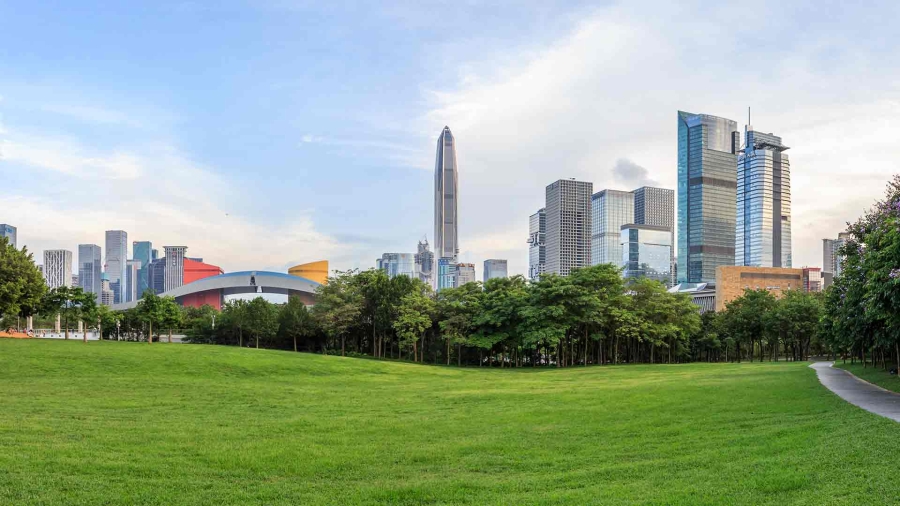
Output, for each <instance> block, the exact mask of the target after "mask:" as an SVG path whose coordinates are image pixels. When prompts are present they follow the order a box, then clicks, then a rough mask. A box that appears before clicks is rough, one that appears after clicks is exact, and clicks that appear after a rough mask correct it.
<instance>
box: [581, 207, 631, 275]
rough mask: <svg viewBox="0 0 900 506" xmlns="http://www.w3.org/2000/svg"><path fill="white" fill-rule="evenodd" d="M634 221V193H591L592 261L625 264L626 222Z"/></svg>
mask: <svg viewBox="0 0 900 506" xmlns="http://www.w3.org/2000/svg"><path fill="white" fill-rule="evenodd" d="M629 223H634V193H632V192H626V191H620V190H601V191H599V192H597V193H595V194H594V195H593V196H592V197H591V264H592V265H598V264H613V265H615V266H616V267H621V265H622V244H621V236H622V226H623V225H626V224H629Z"/></svg>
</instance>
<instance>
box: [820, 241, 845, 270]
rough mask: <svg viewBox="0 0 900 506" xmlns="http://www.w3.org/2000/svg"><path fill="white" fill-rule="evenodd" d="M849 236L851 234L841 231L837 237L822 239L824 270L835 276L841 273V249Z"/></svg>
mask: <svg viewBox="0 0 900 506" xmlns="http://www.w3.org/2000/svg"><path fill="white" fill-rule="evenodd" d="M849 238H850V234H848V233H847V232H841V233H840V234H838V238H837V239H822V250H823V251H822V253H823V256H822V272H827V273H829V274H833V275H834V277H837V276H840V275H841V260H842V258H841V255H840V253H839V251H840V249H841V247H843V246H844V243H845V242H846V241H847V239H849Z"/></svg>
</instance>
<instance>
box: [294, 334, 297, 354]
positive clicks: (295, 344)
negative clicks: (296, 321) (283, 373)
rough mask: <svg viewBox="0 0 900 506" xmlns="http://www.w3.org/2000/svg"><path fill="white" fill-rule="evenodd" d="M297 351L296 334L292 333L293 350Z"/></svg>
mask: <svg viewBox="0 0 900 506" xmlns="http://www.w3.org/2000/svg"><path fill="white" fill-rule="evenodd" d="M296 351H297V334H294V352H296Z"/></svg>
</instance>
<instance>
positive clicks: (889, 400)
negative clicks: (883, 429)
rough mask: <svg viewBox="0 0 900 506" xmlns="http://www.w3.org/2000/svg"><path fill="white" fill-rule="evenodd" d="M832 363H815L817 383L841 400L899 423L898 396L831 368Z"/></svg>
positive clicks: (899, 408)
mask: <svg viewBox="0 0 900 506" xmlns="http://www.w3.org/2000/svg"><path fill="white" fill-rule="evenodd" d="M832 365H834V362H816V363H814V364H812V365H810V367H812V368H813V369H815V370H816V374H817V375H818V376H819V381H820V382H822V384H823V385H825V387H826V388H828V389H829V390H831V391H832V392H834V393H836V394H838V396H840V397H841V398H842V399H844V400H845V401H847V402H849V403H850V404H854V405H856V406H859V407H861V408H863V409H864V410H866V411H869V412H871V413H875V414H876V415H881V416H883V417H886V418H890V419H891V420H894V421H895V422H900V394H897V393H894V392H891V391H889V390H885V389H883V388H881V387H879V386H876V385H873V384H871V383H869V382H868V381H863V380H861V379H859V378H857V377H856V376H854V375H852V374H850V373H849V372H847V371H845V370H843V369H837V368H835V367H832Z"/></svg>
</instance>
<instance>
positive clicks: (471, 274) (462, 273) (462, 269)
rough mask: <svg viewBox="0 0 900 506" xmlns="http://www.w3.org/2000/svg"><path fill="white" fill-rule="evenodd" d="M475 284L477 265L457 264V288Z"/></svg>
mask: <svg viewBox="0 0 900 506" xmlns="http://www.w3.org/2000/svg"><path fill="white" fill-rule="evenodd" d="M474 282H475V264H466V263H460V264H456V286H462V285H464V284H466V283H474Z"/></svg>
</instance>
